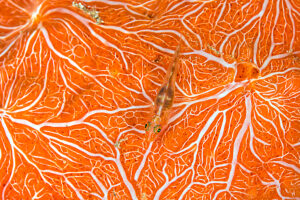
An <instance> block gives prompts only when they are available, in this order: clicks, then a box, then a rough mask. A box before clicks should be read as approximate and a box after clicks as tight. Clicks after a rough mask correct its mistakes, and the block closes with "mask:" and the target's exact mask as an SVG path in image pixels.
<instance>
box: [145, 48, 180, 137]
mask: <svg viewBox="0 0 300 200" xmlns="http://www.w3.org/2000/svg"><path fill="white" fill-rule="evenodd" d="M180 47H181V45H180V44H179V45H178V46H177V48H176V51H175V54H174V57H173V61H172V63H171V65H170V66H169V69H168V71H167V74H166V77H165V80H164V82H163V84H162V86H161V88H160V90H159V92H158V93H157V96H156V98H155V102H154V106H153V110H152V116H153V117H152V119H151V121H148V122H147V123H146V124H145V130H146V133H147V140H148V141H154V140H155V139H156V138H157V137H158V136H159V135H160V134H161V133H162V132H163V130H164V129H165V128H166V126H167V123H168V119H169V115H170V111H171V108H172V106H173V103H174V95H175V81H176V76H177V72H178V65H179V64H178V61H179V52H180Z"/></svg>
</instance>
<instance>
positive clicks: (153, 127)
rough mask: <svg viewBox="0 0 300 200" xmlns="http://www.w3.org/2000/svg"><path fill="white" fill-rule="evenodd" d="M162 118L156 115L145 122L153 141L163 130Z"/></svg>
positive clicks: (149, 136) (149, 138)
mask: <svg viewBox="0 0 300 200" xmlns="http://www.w3.org/2000/svg"><path fill="white" fill-rule="evenodd" d="M161 130H162V126H161V119H160V118H159V117H157V116H155V117H154V118H153V119H152V120H151V121H148V122H147V123H146V124H145V131H146V132H147V134H148V140H149V141H153V140H154V139H155V138H156V137H157V135H158V134H159V133H160V132H161Z"/></svg>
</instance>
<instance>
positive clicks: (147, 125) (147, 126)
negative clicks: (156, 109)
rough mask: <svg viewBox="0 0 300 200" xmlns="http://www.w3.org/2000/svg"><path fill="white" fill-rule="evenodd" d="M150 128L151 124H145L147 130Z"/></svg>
mask: <svg viewBox="0 0 300 200" xmlns="http://www.w3.org/2000/svg"><path fill="white" fill-rule="evenodd" d="M149 128H150V122H147V124H145V129H146V130H148V129H149Z"/></svg>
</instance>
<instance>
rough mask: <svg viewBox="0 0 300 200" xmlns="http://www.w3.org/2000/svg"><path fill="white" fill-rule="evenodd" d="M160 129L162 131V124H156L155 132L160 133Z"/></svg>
mask: <svg viewBox="0 0 300 200" xmlns="http://www.w3.org/2000/svg"><path fill="white" fill-rule="evenodd" d="M160 131H161V127H160V125H156V126H155V127H154V132H155V133H159V132H160Z"/></svg>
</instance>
